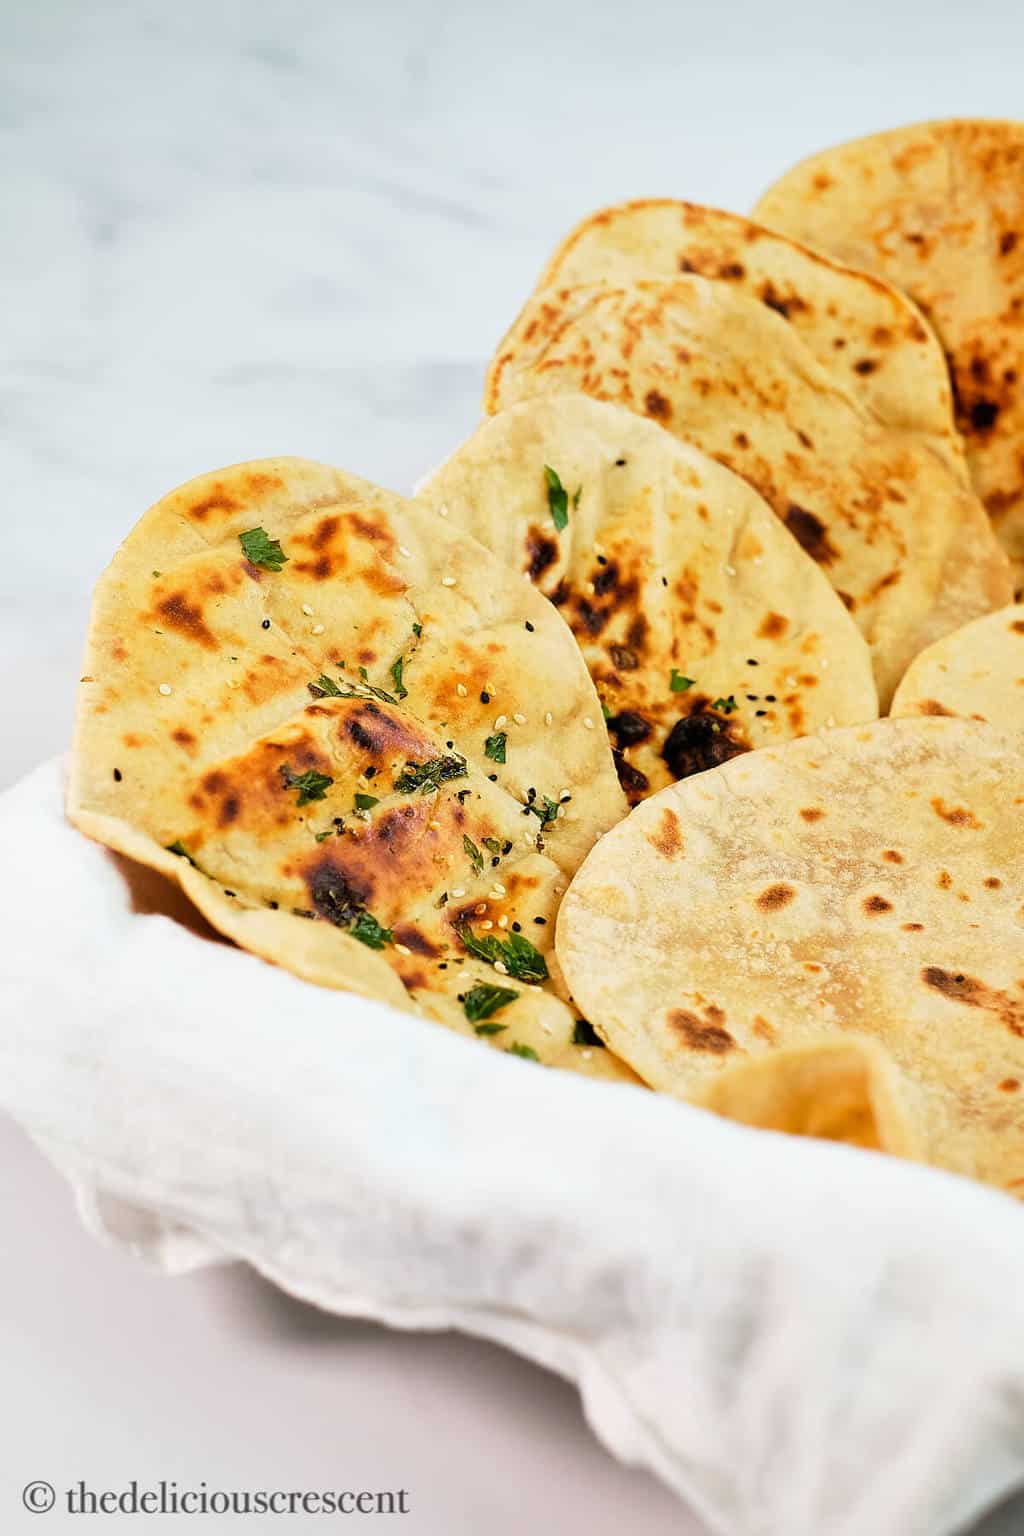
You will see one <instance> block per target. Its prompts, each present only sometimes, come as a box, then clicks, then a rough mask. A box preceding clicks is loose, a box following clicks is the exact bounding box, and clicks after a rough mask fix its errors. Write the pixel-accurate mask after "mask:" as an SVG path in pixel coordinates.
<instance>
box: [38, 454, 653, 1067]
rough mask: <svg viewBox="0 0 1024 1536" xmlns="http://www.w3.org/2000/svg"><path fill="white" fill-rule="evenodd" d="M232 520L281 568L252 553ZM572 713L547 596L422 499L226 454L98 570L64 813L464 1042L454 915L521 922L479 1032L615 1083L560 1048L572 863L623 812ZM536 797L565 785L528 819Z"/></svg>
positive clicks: (287, 952)
mask: <svg viewBox="0 0 1024 1536" xmlns="http://www.w3.org/2000/svg"><path fill="white" fill-rule="evenodd" d="M254 528H261V529H262V530H263V531H264V533H265V534H266V535H267V537H268V538H269V539H271V540H274V541H277V543H279V544H280V546H281V555H282V558H281V559H280V560H279V561H275V559H274V558H273V557H272V556H271V557H270V558H269V559H260V558H259V557H258V556H257V558H255V559H250V558H249V554H250V553H252V552H253V551H251V550H250V549H247V547H246V546H245V545H243V543H242V540H241V535H242V534H243V533H248V532H250V531H251V530H253V529H254ZM274 564H279V567H280V568H279V569H273V568H272V567H273V566H274ZM484 693H486V694H488V697H489V702H488V703H486V704H485V703H484V702H482V698H481V695H482V694H484ZM542 705H543V706H545V708H542V709H541V712H540V714H538V707H540V706H542ZM500 713H504V714H505V715H506V717H507V736H508V749H507V753H506V761H505V762H504V763H500V762H496V761H495V760H494V759H493V757H491V756H489V755H488V751H487V740H488V736H489V734H491V733H492V731H493V726H494V720H495V716H496V715H498V714H500ZM545 713H548V714H550V715H551V719H552V727H548V726H546V725H545V723H544V718H545ZM595 714H596V715H597V716H598V719H599V718H600V710H599V707H598V704H597V699H596V696H595V694H594V691H593V687H592V685H591V683H590V679H589V678H588V676H587V674H586V669H585V668H584V666H583V663H582V660H581V658H580V656H579V653H578V651H577V649H576V647H575V645H574V643H573V641H572V637H571V635H570V634H569V633H568V631H567V630H566V629H565V627H564V625H563V624H562V622H561V620H560V619H559V617H558V615H557V614H556V613H555V612H554V610H553V609H552V608H551V607H550V606H549V605H548V604H546V603H545V602H544V601H543V600H542V599H541V598H540V597H539V596H538V595H537V594H536V593H534V592H533V591H532V589H531V588H530V587H529V585H528V584H527V583H525V582H523V581H522V580H521V579H516V578H515V577H514V576H513V575H512V574H511V573H508V572H506V571H505V570H504V569H503V568H502V567H501V566H500V565H498V563H497V562H496V561H494V560H493V559H492V558H491V557H490V556H489V555H488V554H487V552H486V551H485V550H483V549H482V548H481V547H480V546H478V545H476V544H475V543H474V542H473V541H472V540H470V539H468V538H467V537H466V536H465V535H464V534H462V533H461V532H460V531H458V530H457V529H455V528H454V527H452V526H449V525H448V524H446V523H445V521H444V520H443V519H441V518H439V517H437V516H436V515H435V514H434V513H432V512H431V510H430V509H429V508H427V507H425V506H423V505H421V504H418V503H415V502H409V501H403V500H402V499H401V498H400V497H397V496H393V495H391V494H390V493H388V492H385V491H381V490H378V489H377V488H376V487H374V486H371V485H368V484H367V483H366V482H364V481H360V480H357V479H356V478H355V477H352V476H348V475H345V474H343V473H342V472H341V471H338V470H334V469H331V468H330V467H328V466H325V465H318V464H312V463H309V462H307V461H304V460H295V459H281V460H267V461H260V462H258V463H255V464H248V465H238V466H235V467H233V468H231V469H226V470H222V471H219V472H217V473H216V474H213V475H207V476H203V477H202V478H201V479H199V480H197V481H193V482H191V483H190V484H189V485H186V486H183V487H181V488H180V489H179V490H177V491H175V492H173V493H172V494H171V495H170V496H168V497H165V498H164V500H163V501H161V502H159V503H158V504H157V505H156V506H155V507H154V508H152V509H151V510H150V511H149V512H148V513H147V514H146V515H145V516H144V517H143V519H142V520H141V522H140V523H139V524H138V526H137V527H136V528H135V529H134V531H133V532H132V533H131V534H130V535H129V537H128V539H127V540H126V541H125V543H124V545H123V546H122V548H121V550H120V551H119V552H118V554H117V555H116V556H115V558H114V560H113V562H112V563H111V565H110V567H109V568H108V570H107V571H106V572H105V573H104V575H103V577H102V578H101V580H100V582H99V585H98V587H97V592H96V599H95V604H94V609H93V616H92V622H91V626H90V634H89V640H88V645H87V650H86V656H85V661H84V664H83V675H82V682H81V685H80V696H79V711H78V722H77V731H76V742H75V751H74V758H73V766H72V775H71V783H70V789H69V797H68V814H69V817H70V819H71V820H72V821H73V822H75V824H76V825H78V826H79V827H80V828H81V829H82V830H83V831H84V832H86V833H87V834H88V835H89V836H92V837H95V838H97V839H98V840H99V841H101V842H104V843H106V844H107V845H108V846H110V847H113V848H116V849H118V850H119V851H121V852H123V853H126V854H127V855H128V856H129V857H131V858H134V859H137V860H139V861H140V862H142V863H145V864H149V865H151V866H152V867H154V868H156V869H159V870H161V871H162V872H163V873H164V874H167V875H169V876H170V877H171V878H172V879H176V880H177V881H178V883H179V884H180V885H181V887H182V888H183V889H184V890H185V891H186V892H187V893H188V894H189V896H190V897H191V899H192V900H193V901H194V902H195V903H196V905H197V906H198V907H199V908H200V909H201V910H202V911H203V912H204V913H205V915H206V916H207V917H208V918H209V920H210V921H211V922H212V923H213V924H214V926H215V927H217V928H218V929H219V930H220V931H222V932H224V933H226V934H228V935H229V936H230V937H232V938H234V939H235V940H236V941H237V942H239V943H241V944H243V945H244V946H245V947H247V948H250V949H252V950H253V951H254V952H255V953H257V954H260V955H262V956H263V957H264V958H266V959H270V960H273V961H274V962H276V963H277V964H280V965H283V966H285V967H286V968H289V969H292V970H294V971H295V972H296V973H297V974H299V975H301V976H304V977H306V978H307V979H310V980H313V981H316V982H318V983H319V984H321V985H327V986H334V987H337V988H339V989H341V990H347V991H353V992H358V993H360V994H362V995H364V996H369V997H377V998H381V999H382V1000H386V1001H388V1002H390V1003H392V1004H393V1005H397V1006H402V1007H406V1008H408V1007H410V1006H411V1007H413V1008H414V1009H415V1010H416V1011H418V1012H421V1013H425V1014H427V1015H428V1016H430V1017H434V1018H439V1019H441V1021H442V1022H444V1023H446V1024H448V1025H449V1026H450V1027H452V1028H455V1029H458V1030H460V1031H461V1032H462V1033H465V1034H469V1035H472V1034H473V1033H474V1030H473V1020H471V1019H468V1018H467V1016H466V1013H465V1012H464V1010H463V1007H462V1005H461V1002H460V995H464V994H465V993H466V992H468V991H469V990H470V989H471V988H472V987H473V986H474V985H475V984H477V983H488V984H495V983H498V984H501V975H500V973H497V972H495V970H494V969H493V968H492V966H491V965H489V964H488V963H486V961H485V960H483V959H481V958H479V957H476V958H474V957H473V956H472V955H470V954H469V953H467V948H466V940H465V934H466V933H467V931H468V932H469V933H470V934H475V935H476V936H477V937H478V938H479V937H482V936H483V935H485V934H491V935H495V936H498V935H500V936H501V937H502V938H503V939H507V938H508V937H510V936H511V934H512V933H513V932H514V931H515V928H514V925H516V924H518V925H519V927H520V929H521V930H523V932H524V935H525V932H526V931H527V930H528V931H529V936H530V939H531V942H532V943H533V945H534V948H535V949H536V951H537V953H538V955H539V956H540V957H541V959H540V963H539V967H538V966H535V969H539V970H540V971H541V973H543V969H544V965H545V961H544V959H543V956H544V955H545V953H547V954H549V955H550V966H549V968H548V969H549V973H550V979H549V980H546V981H543V987H537V986H535V985H533V983H534V982H537V981H542V980H543V975H542V974H541V975H537V976H534V977H532V978H523V979H522V980H519V979H513V980H511V981H510V982H509V983H508V984H509V986H510V987H511V989H512V990H513V991H514V992H515V998H514V1000H513V1001H511V1002H509V1003H507V1004H506V1005H505V1007H504V1008H503V1009H502V1011H501V1018H500V1020H498V1021H496V1022H497V1023H498V1024H499V1027H500V1029H501V1033H502V1034H504V1035H505V1037H506V1039H507V1040H508V1041H510V1042H511V1041H514V1042H516V1043H518V1044H521V1045H524V1046H529V1047H530V1048H531V1049H533V1050H534V1051H536V1053H537V1055H538V1056H539V1057H540V1058H541V1059H542V1060H546V1061H554V1060H556V1059H557V1060H559V1061H563V1060H564V1062H565V1063H566V1064H573V1063H575V1064H576V1065H577V1066H578V1067H579V1069H580V1070H584V1071H587V1072H591V1073H597V1074H598V1075H605V1076H609V1075H611V1076H619V1077H625V1078H626V1079H628V1080H632V1074H631V1073H629V1072H628V1071H627V1070H626V1069H624V1068H622V1069H620V1068H618V1067H617V1065H616V1064H615V1063H614V1062H613V1060H612V1058H611V1056H610V1053H608V1052H603V1053H602V1052H600V1051H597V1050H594V1051H592V1052H590V1053H589V1055H588V1057H587V1058H584V1057H583V1055H582V1052H581V1051H580V1050H579V1049H578V1048H576V1047H573V1046H572V1044H571V1040H572V1032H573V1028H574V1019H575V1014H574V1012H573V1010H572V1009H571V1008H570V1007H569V1006H568V1005H567V1001H566V997H565V993H564V987H562V986H561V981H560V977H559V973H558V968H557V963H556V962H555V959H554V956H553V954H552V953H551V933H552V927H553V921H554V917H555V913H556V911H557V907H558V901H559V898H560V894H561V891H562V889H563V888H564V885H565V882H566V879H567V877H568V876H569V875H570V874H571V873H572V871H573V870H574V869H575V867H576V865H577V864H578V862H579V860H580V858H581V857H582V856H583V854H584V853H585V852H586V851H587V849H588V848H589V847H590V846H591V845H592V843H593V841H594V840H595V838H596V837H597V836H598V835H599V834H600V833H601V832H603V831H604V830H605V829H606V828H607V827H608V826H610V825H611V824H613V823H614V821H615V820H616V819H617V818H618V817H619V816H621V815H622V813H623V811H624V809H625V806H624V801H623V799H622V795H621V791H620V790H619V787H618V784H617V782H616V777H615V770H614V765H613V762H612V758H611V752H610V749H609V746H608V742H607V738H606V735H605V733H604V732H603V731H599V730H594V729H591V728H588V727H587V726H586V724H585V720H586V719H588V718H590V717H591V716H593V715H595ZM430 765H433V770H431V767H430ZM534 780H536V781H537V782H536V787H535V786H534ZM584 786H585V792H581V793H579V794H575V793H573V792H574V791H575V790H577V789H578V788H579V789H581V790H582V789H583V788H584ZM531 790H533V791H534V795H542V793H544V792H547V793H549V794H551V795H552V796H554V797H558V796H559V795H560V794H561V793H562V792H563V791H565V792H566V793H568V794H569V795H570V797H571V798H570V800H569V801H568V802H566V803H565V804H564V805H561V806H560V807H559V816H558V818H557V819H554V820H550V821H549V822H547V823H546V824H544V825H543V826H542V824H541V822H540V820H539V819H538V818H537V817H536V816H535V815H534V814H532V813H531V811H530V805H531V803H532V800H533V798H534V795H531V793H530V791H531ZM538 918H539V919H540V920H541V921H540V922H535V921H534V920H535V919H538ZM494 1038H495V1040H496V1042H497V1043H498V1044H499V1045H502V1044H504V1043H505V1041H504V1040H502V1039H501V1038H500V1036H495V1037H494ZM593 1058H602V1059H600V1060H597V1061H593Z"/></svg>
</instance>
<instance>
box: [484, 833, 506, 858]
mask: <svg viewBox="0 0 1024 1536" xmlns="http://www.w3.org/2000/svg"><path fill="white" fill-rule="evenodd" d="M483 845H484V847H485V848H489V849H490V850H491V852H492V853H499V854H500V853H501V851H502V847H501V843H500V841H499V840H498V838H496V837H485V838H484V839H483Z"/></svg>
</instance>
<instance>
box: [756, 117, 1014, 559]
mask: <svg viewBox="0 0 1024 1536" xmlns="http://www.w3.org/2000/svg"><path fill="white" fill-rule="evenodd" d="M756 217H757V218H759V219H760V220H761V221H762V223H764V224H769V225H771V226H772V227H773V228H776V229H779V230H783V231H784V232H785V233H786V234H788V235H793V236H795V237H797V238H798V239H800V240H806V241H807V242H808V243H809V244H811V245H816V246H819V247H820V248H821V249H822V250H823V251H829V252H831V253H833V254H834V255H836V256H838V257H839V258H840V260H842V261H848V262H850V263H851V264H852V265H854V266H858V267H863V268H864V269H865V270H866V271H868V272H872V273H875V274H876V275H878V276H879V277H883V278H887V279H888V280H889V282H891V283H895V284H897V285H898V286H899V287H900V288H902V289H904V290H905V292H906V293H908V294H909V295H910V297H911V298H912V299H914V300H915V301H916V302H917V303H918V304H919V305H920V307H921V309H922V310H923V311H924V313H925V314H926V315H927V316H928V318H929V320H930V321H931V323H932V325H933V326H934V327H935V330H936V331H937V332H938V336H939V340H940V341H941V342H942V345H943V346H944V347H945V350H946V355H947V357H948V360H949V366H950V370H951V372H952V375H953V388H954V396H955V399H956V405H957V423H958V425H959V428H960V431H961V432H962V433H963V434H964V437H965V438H966V441H967V456H968V462H969V465H970V469H971V473H972V475H973V478H974V483H975V485H976V487H977V489H978V493H979V495H980V496H981V497H982V499H983V500H984V502H985V505H986V506H987V508H988V510H989V513H990V514H991V517H992V520H993V522H994V523H995V526H996V530H997V532H998V533H999V536H1000V538H1001V539H1002V541H1003V543H1004V545H1005V546H1006V549H1007V550H1008V552H1009V554H1010V557H1011V560H1012V561H1013V564H1014V569H1015V575H1016V582H1017V586H1018V588H1019V587H1020V586H1021V584H1022V583H1024V123H1014V122H998V121H957V120H952V121H946V122H934V123H916V124H914V125H913V126H911V127H908V128H895V129H893V130H892V131H891V132H889V133H877V134H873V135H872V136H871V137H870V138H866V139H857V140H855V141H854V142H853V143H850V144H842V145H839V146H838V147H837V148H835V149H827V150H825V151H824V152H823V153H821V154H817V155H813V156H812V157H811V158H810V159H808V160H804V161H802V162H801V163H800V164H799V165H797V166H795V167H794V169H793V170H791V171H788V172H787V173H786V175H785V176H783V177H782V178H781V180H779V181H777V182H776V183H775V185H774V186H772V187H770V188H769V189H768V191H767V192H766V193H765V194H764V196H763V197H762V198H761V200H760V202H759V203H758V205H757V209H756Z"/></svg>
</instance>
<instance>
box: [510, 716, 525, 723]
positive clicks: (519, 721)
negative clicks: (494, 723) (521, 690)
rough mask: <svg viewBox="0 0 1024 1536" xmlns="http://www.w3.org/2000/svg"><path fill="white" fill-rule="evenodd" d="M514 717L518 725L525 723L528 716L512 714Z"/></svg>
mask: <svg viewBox="0 0 1024 1536" xmlns="http://www.w3.org/2000/svg"><path fill="white" fill-rule="evenodd" d="M512 719H513V720H514V721H515V723H516V725H525V724H526V716H525V715H520V714H515V715H513V716H512Z"/></svg>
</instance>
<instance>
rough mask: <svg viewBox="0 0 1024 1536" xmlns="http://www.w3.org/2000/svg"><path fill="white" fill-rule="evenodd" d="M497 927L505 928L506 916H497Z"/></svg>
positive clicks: (506, 924) (506, 925)
mask: <svg viewBox="0 0 1024 1536" xmlns="http://www.w3.org/2000/svg"><path fill="white" fill-rule="evenodd" d="M498 927H499V928H507V927H508V918H507V917H499V918H498Z"/></svg>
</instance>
